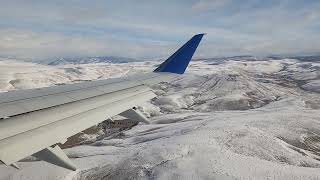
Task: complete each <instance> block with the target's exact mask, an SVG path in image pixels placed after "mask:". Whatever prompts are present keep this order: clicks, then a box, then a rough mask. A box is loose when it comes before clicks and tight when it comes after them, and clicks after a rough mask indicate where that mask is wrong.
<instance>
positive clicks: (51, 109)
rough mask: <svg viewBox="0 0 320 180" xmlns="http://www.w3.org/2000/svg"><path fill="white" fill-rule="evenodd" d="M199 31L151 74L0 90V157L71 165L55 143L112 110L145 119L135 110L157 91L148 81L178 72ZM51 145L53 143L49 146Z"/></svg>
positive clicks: (185, 63)
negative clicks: (26, 158)
mask: <svg viewBox="0 0 320 180" xmlns="http://www.w3.org/2000/svg"><path fill="white" fill-rule="evenodd" d="M203 35H204V34H197V35H195V36H193V37H192V38H191V39H190V40H189V41H188V42H187V43H185V44H184V45H183V46H182V47H181V48H180V49H178V50H177V51H176V52H175V53H174V54H173V55H172V56H170V57H169V58H168V59H167V60H166V61H165V62H163V63H162V64H160V66H159V67H158V68H156V69H155V70H154V72H152V73H148V74H142V75H136V76H131V77H125V78H117V79H110V80H100V81H93V82H86V83H78V84H72V85H64V86H56V87H48V88H41V89H34V90H21V91H12V92H8V93H1V94H0V161H2V162H3V163H4V164H6V165H11V166H13V167H17V165H16V164H15V162H17V161H19V160H21V159H23V158H25V157H27V156H30V155H32V156H34V157H37V158H38V159H41V160H44V161H46V162H49V163H51V164H54V165H57V166H60V167H63V168H67V169H70V170H76V166H75V165H74V164H73V163H72V161H71V160H70V159H69V158H68V157H67V156H66V155H65V154H64V153H63V151H62V150H61V149H60V147H59V146H57V145H56V144H57V143H64V142H65V141H66V140H67V138H68V137H70V136H72V135H75V134H77V133H79V132H81V131H83V130H85V129H87V128H89V127H91V126H94V125H96V124H98V123H100V122H102V121H104V120H106V119H108V118H111V117H112V116H115V115H118V114H119V115H122V116H124V117H127V118H130V119H131V118H132V119H133V120H137V121H141V122H145V123H149V121H148V120H147V119H146V117H144V116H143V114H142V113H141V112H139V111H138V110H137V109H135V107H136V106H138V105H139V104H141V103H143V102H144V101H147V100H150V99H152V98H154V97H155V96H156V95H155V94H154V93H153V92H152V90H151V89H150V88H149V87H148V85H153V84H157V83H159V82H163V81H165V82H167V81H171V80H172V79H174V78H175V77H176V74H183V73H184V72H185V70H186V68H187V66H188V64H189V62H190V60H191V58H192V56H193V54H194V53H195V51H196V48H197V47H198V45H199V43H200V41H201V39H202V37H203ZM53 146H55V147H53Z"/></svg>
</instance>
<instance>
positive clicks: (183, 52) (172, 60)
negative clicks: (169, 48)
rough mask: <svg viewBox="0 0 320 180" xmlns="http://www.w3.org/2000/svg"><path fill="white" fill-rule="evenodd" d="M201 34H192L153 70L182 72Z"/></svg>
mask: <svg viewBox="0 0 320 180" xmlns="http://www.w3.org/2000/svg"><path fill="white" fill-rule="evenodd" d="M203 35H205V34H197V35H194V36H193V37H192V38H191V39H190V40H189V41H188V42H186V43H185V44H184V45H183V46H182V47H181V48H180V49H178V50H177V51H176V52H175V53H174V54H172V55H171V56H170V57H169V58H168V59H167V60H166V61H164V62H163V63H162V64H160V66H159V67H158V68H157V69H155V70H154V72H171V73H176V74H183V73H184V72H185V70H186V69H187V66H188V65H189V62H190V60H191V58H192V56H193V54H194V52H195V51H196V49H197V47H198V45H199V43H200V41H201V39H202V37H203Z"/></svg>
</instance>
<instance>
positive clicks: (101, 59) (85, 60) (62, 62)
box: [33, 56, 141, 65]
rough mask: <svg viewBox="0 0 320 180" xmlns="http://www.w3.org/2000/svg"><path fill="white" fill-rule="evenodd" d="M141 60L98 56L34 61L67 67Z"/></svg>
mask: <svg viewBox="0 0 320 180" xmlns="http://www.w3.org/2000/svg"><path fill="white" fill-rule="evenodd" d="M139 61H141V60H137V59H133V58H127V57H118V56H96V57H60V58H54V59H48V60H37V61H33V62H35V63H39V64H45V65H66V64H92V63H128V62H139Z"/></svg>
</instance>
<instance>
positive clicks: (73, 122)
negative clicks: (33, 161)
mask: <svg viewBox="0 0 320 180" xmlns="http://www.w3.org/2000/svg"><path fill="white" fill-rule="evenodd" d="M153 97H155V94H154V93H153V92H152V91H150V90H148V91H144V92H141V93H138V94H135V95H132V96H130V97H127V98H122V99H120V100H118V101H115V102H112V103H108V104H105V105H102V106H99V107H96V108H94V109H91V110H88V111H85V112H82V113H79V114H76V115H74V116H71V117H68V118H65V119H61V120H59V121H55V122H53V123H50V124H47V125H44V126H41V127H38V128H35V129H32V130H29V131H26V132H23V133H20V134H17V135H14V136H11V137H8V138H5V139H2V140H1V141H0V160H1V161H2V162H4V163H5V164H7V165H10V164H12V163H14V162H16V161H19V160H20V159H22V158H24V157H26V156H30V155H32V154H34V153H36V152H39V151H41V150H42V149H44V148H46V147H49V146H51V145H53V144H56V143H58V142H61V141H64V140H65V139H66V138H68V137H70V136H72V135H74V134H77V133H78V132H81V131H83V130H85V129H87V128H89V127H91V126H94V125H96V124H98V123H100V122H102V121H104V120H106V119H108V118H110V117H112V116H114V115H117V114H119V113H121V112H123V111H126V110H128V109H130V108H132V107H134V106H136V105H138V104H141V103H142V102H144V101H146V100H149V99H152V98H153ZM44 118H45V117H44ZM34 142H37V143H34Z"/></svg>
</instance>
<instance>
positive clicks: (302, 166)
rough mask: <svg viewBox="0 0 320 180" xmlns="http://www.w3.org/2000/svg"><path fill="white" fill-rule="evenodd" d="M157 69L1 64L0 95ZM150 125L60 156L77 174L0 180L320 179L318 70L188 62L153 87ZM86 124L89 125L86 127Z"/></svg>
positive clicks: (35, 172)
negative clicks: (169, 79) (184, 71)
mask: <svg viewBox="0 0 320 180" xmlns="http://www.w3.org/2000/svg"><path fill="white" fill-rule="evenodd" d="M154 65H155V63H154V62H152V63H151V62H137V63H127V64H82V65H60V66H45V65H38V64H32V63H22V62H14V61H12V60H10V61H8V60H5V59H2V61H0V90H1V91H10V90H15V89H28V88H36V87H44V86H51V85H59V84H68V83H75V82H80V81H84V80H95V79H104V78H111V77H120V76H126V75H130V74H131V73H136V72H147V71H151V70H152V69H154ZM153 89H154V92H155V93H156V94H157V95H158V97H157V98H156V99H154V100H152V101H151V102H147V103H145V104H143V105H142V106H141V109H142V110H143V112H144V113H145V114H146V115H148V116H149V117H150V120H151V121H152V124H150V125H145V124H139V125H137V126H135V127H133V128H132V129H130V130H127V131H123V132H122V133H121V134H120V135H119V136H115V137H113V138H110V137H106V138H105V139H102V140H99V141H96V142H94V143H92V144H89V145H81V146H76V147H73V148H69V149H65V152H66V154H67V155H68V156H69V157H70V158H72V160H73V162H74V163H75V164H76V165H77V167H79V170H77V171H76V172H72V171H69V170H65V169H62V168H60V167H55V166H53V165H50V164H47V163H46V162H43V161H32V160H30V159H29V161H25V162H18V165H19V166H20V167H21V170H16V169H13V168H11V167H7V166H4V165H0V179H1V180H2V179H10V180H11V179H30V180H37V179H51V180H53V179H73V180H78V179H288V180H294V179H299V180H304V179H314V180H316V179H320V94H319V93H320V63H316V62H299V61H296V60H290V59H283V60H264V61H245V60H241V61H221V62H219V63H216V62H213V61H210V60H207V61H194V62H192V64H191V66H190V67H189V69H188V72H187V74H185V75H183V76H181V78H180V79H178V80H176V81H175V82H172V83H163V84H159V85H157V86H155V87H153ZM88 120H90V119H88Z"/></svg>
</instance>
